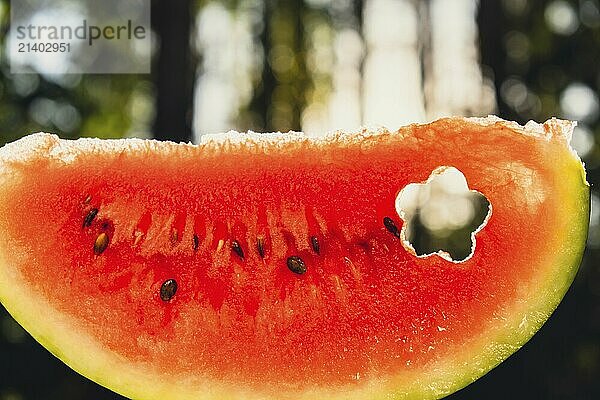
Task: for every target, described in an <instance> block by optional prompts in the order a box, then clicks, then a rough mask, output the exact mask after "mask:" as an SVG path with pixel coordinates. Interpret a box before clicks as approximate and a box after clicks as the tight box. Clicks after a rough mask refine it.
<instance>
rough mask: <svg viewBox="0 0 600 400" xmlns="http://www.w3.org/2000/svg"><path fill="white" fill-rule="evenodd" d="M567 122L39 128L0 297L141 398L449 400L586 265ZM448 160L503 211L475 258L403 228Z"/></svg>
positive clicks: (4, 166)
mask: <svg viewBox="0 0 600 400" xmlns="http://www.w3.org/2000/svg"><path fill="white" fill-rule="evenodd" d="M571 129H572V124H570V123H568V122H564V121H558V120H550V121H548V122H546V123H545V124H543V125H538V124H529V125H528V126H526V127H521V126H519V125H517V124H512V123H506V122H503V121H500V120H498V119H494V118H488V119H463V118H451V119H442V120H439V121H436V122H434V123H432V124H429V125H411V126H408V127H405V128H402V129H400V130H399V131H397V132H387V131H385V130H381V131H377V132H367V131H363V132H359V133H355V134H343V133H338V134H335V135H330V136H328V137H326V138H324V139H309V138H306V137H304V136H302V135H300V134H292V133H290V134H267V135H258V134H246V135H244V134H228V135H222V136H217V137H211V138H209V139H206V140H205V141H204V142H203V143H202V144H201V145H199V146H192V145H185V144H173V143H160V142H155V141H142V140H120V141H103V140H93V139H84V140H78V141H63V140H59V139H58V138H56V137H55V136H51V135H47V134H36V135H32V136H29V137H26V138H24V139H21V140H20V141H17V142H15V143H13V144H10V145H7V146H5V147H4V148H3V149H2V150H0V160H1V161H0V165H1V172H0V183H1V189H0V196H1V197H2V201H1V202H0V230H1V231H2V236H1V239H0V300H2V303H3V304H4V305H5V307H6V308H7V309H8V310H9V312H10V313H11V314H12V315H13V316H14V317H15V318H16V319H17V320H18V321H19V322H20V323H21V324H22V325H23V326H24V327H25V328H26V329H27V330H28V331H29V332H31V334H32V335H33V336H34V337H35V338H36V339H37V340H38V341H40V342H41V343H42V344H43V345H44V346H46V347H47V348H48V349H49V350H50V351H52V352H53V353H54V354H55V355H56V356H57V357H59V358H61V359H62V360H63V361H65V362H66V363H67V364H69V365H70V366H72V367H73V368H74V369H75V370H77V371H79V372H80V373H82V374H84V375H85V376H88V377H89V378H91V379H93V380H95V381H97V382H99V383H101V384H103V385H105V386H107V387H109V388H111V389H113V390H115V391H117V392H119V393H122V394H124V395H126V396H129V397H132V398H136V399H158V398H166V397H169V398H172V399H192V398H194V399H229V398H231V399H235V398H272V399H275V398H289V399H293V398H303V399H304V398H305V399H309V398H311V399H312V398H314V399H322V398H342V399H353V398H355V399H364V398H418V399H421V398H439V397H442V396H444V395H446V394H449V393H451V392H453V391H455V390H457V389H458V388H460V387H462V386H464V385H466V384H468V383H470V382H472V381H473V380H475V379H476V378H477V377H479V376H481V375H483V374H484V373H486V372H487V371H488V370H490V369H491V368H493V367H494V366H495V365H497V364H498V363H499V362H501V361H502V360H503V359H505V358H506V357H508V356H509V355H510V354H512V353H513V352H514V351H515V350H516V349H518V348H519V347H520V346H521V345H522V344H523V343H525V342H526V341H527V340H528V339H529V338H530V337H531V336H532V335H533V333H534V332H535V331H536V330H537V329H539V327H540V326H541V325H542V324H543V322H544V321H545V320H546V319H547V318H548V316H549V315H550V313H551V312H552V311H553V310H554V308H555V307H556V306H557V304H558V303H559V301H560V299H561V298H562V296H563V295H564V293H565V292H566V290H567V289H568V287H569V285H570V283H571V281H572V279H573V276H574V274H575V272H576V270H577V267H578V265H579V262H580V259H581V256H582V252H583V247H584V243H585V237H586V233H587V223H588V215H589V187H588V185H587V183H586V181H585V172H584V170H583V167H582V165H581V162H580V161H579V159H578V158H577V156H576V155H575V154H574V152H573V151H572V150H571V149H570V148H569V147H568V139H569V137H570V132H571ZM443 166H452V167H455V168H458V169H459V170H460V171H461V172H462V173H463V174H464V175H465V177H466V179H467V181H468V184H469V187H470V189H473V190H476V191H478V192H480V193H482V194H483V195H485V196H486V197H487V199H488V200H489V202H490V204H491V209H490V215H489V218H488V219H487V220H486V224H485V226H484V227H483V228H482V229H481V231H479V232H478V233H477V236H476V246H475V249H474V252H473V254H472V256H471V257H470V258H468V259H467V260H465V261H464V262H460V263H458V262H452V261H451V260H448V259H445V258H444V257H440V256H439V255H430V256H427V257H417V256H416V255H415V254H414V252H413V251H412V249H411V248H410V247H409V246H408V245H407V243H406V242H405V241H403V240H402V238H401V237H399V236H401V235H400V234H399V233H400V232H401V230H402V226H403V223H404V222H403V220H402V218H401V217H400V216H399V215H398V212H397V210H396V209H395V201H396V198H397V196H398V194H399V193H400V191H401V190H402V189H403V188H404V187H405V186H406V185H408V184H410V183H415V182H424V181H426V180H427V179H428V178H429V177H430V175H431V174H432V171H434V170H436V168H439V167H443ZM384 220H386V221H387V223H384ZM389 221H391V222H392V225H390V224H389ZM394 228H396V229H397V232H396V231H394Z"/></svg>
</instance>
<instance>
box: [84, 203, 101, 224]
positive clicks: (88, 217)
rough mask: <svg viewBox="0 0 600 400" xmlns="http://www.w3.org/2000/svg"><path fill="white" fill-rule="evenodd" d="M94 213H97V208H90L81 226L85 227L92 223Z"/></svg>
mask: <svg viewBox="0 0 600 400" xmlns="http://www.w3.org/2000/svg"><path fill="white" fill-rule="evenodd" d="M96 215H98V209H97V208H92V209H91V210H90V212H88V213H87V215H86V216H85V218H84V219H83V227H84V228H87V227H88V226H90V225H92V221H93V220H94V218H96Z"/></svg>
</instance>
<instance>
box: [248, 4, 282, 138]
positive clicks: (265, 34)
mask: <svg viewBox="0 0 600 400" xmlns="http://www.w3.org/2000/svg"><path fill="white" fill-rule="evenodd" d="M273 3H274V0H265V1H264V3H263V22H264V25H263V29H262V32H261V33H260V36H259V39H260V43H261V46H262V50H263V65H262V73H261V79H260V83H259V84H258V86H257V87H256V89H255V91H254V96H253V98H252V100H251V101H250V104H249V105H248V108H249V109H250V110H252V112H253V113H254V114H255V115H256V116H257V117H258V120H257V121H256V123H257V126H253V127H252V129H255V130H258V131H262V132H267V131H269V130H270V129H269V126H270V124H269V115H268V114H269V109H270V106H271V102H272V98H273V89H275V84H276V81H275V76H274V75H273V69H272V68H271V64H270V63H269V50H270V49H271V48H272V47H273V46H272V43H271V40H272V39H271V35H272V33H271V27H272V15H273V7H274V4H273Z"/></svg>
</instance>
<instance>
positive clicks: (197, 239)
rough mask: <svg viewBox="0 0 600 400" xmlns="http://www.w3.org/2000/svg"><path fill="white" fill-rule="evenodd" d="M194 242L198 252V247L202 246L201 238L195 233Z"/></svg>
mask: <svg viewBox="0 0 600 400" xmlns="http://www.w3.org/2000/svg"><path fill="white" fill-rule="evenodd" d="M193 241H194V251H196V250H198V246H199V245H200V238H198V235H196V234H195V233H194V237H193Z"/></svg>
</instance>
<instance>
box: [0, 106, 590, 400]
mask: <svg viewBox="0 0 600 400" xmlns="http://www.w3.org/2000/svg"><path fill="white" fill-rule="evenodd" d="M467 121H468V122H470V123H476V124H480V125H491V124H496V123H502V124H505V126H506V127H508V128H510V129H513V130H514V131H515V132H518V133H521V134H527V135H533V136H537V137H539V139H540V140H561V141H563V142H564V143H565V146H564V150H565V152H564V154H562V155H560V157H559V158H560V159H562V160H563V162H562V163H557V169H558V168H560V172H557V174H560V179H561V181H562V182H563V185H562V186H561V187H562V189H563V190H562V192H561V193H558V194H557V195H558V196H561V198H562V199H563V201H562V204H563V210H562V211H563V215H564V216H565V218H567V219H568V220H569V221H570V223H571V224H570V226H571V229H569V230H567V231H566V232H557V235H556V240H555V243H544V245H545V246H547V248H548V249H549V251H548V252H547V253H546V254H547V259H545V260H540V265H541V266H542V267H541V268H538V270H540V271H543V272H544V273H541V274H539V276H537V277H535V279H533V280H531V281H530V282H526V283H524V285H523V288H522V289H523V296H520V302H518V303H516V304H514V306H513V307H512V309H507V310H506V312H505V315H503V316H502V315H501V316H499V318H498V320H499V321H503V323H499V324H498V325H496V326H494V327H491V328H490V329H488V330H486V331H483V332H481V334H480V335H478V336H476V337H474V338H472V339H471V340H467V341H465V343H464V345H463V349H462V351H458V352H457V353H456V354H455V355H454V356H453V357H449V358H446V359H444V360H438V361H434V362H432V363H430V364H428V365H426V366H425V367H424V368H423V369H420V370H413V371H411V372H409V373H407V372H406V371H402V372H401V373H400V374H398V376H390V377H386V378H381V379H371V380H369V381H364V382H362V383H357V384H354V385H351V386H347V387H339V386H336V387H332V388H326V387H321V388H315V389H309V390H303V391H301V392H297V391H290V392H284V391H282V392H278V393H276V394H274V393H270V394H267V393H269V392H268V390H267V391H264V392H257V391H253V390H250V389H245V388H243V387H239V386H237V385H236V386H234V385H226V384H223V383H222V382H220V381H216V380H214V379H210V378H208V377H184V376H177V375H171V374H166V373H159V372H157V371H156V370H153V369H152V368H151V367H149V366H148V365H145V364H134V363H131V362H130V361H128V360H126V359H124V358H123V357H121V356H119V355H118V354H115V353H113V352H111V351H109V350H107V349H106V348H104V347H102V346H100V345H99V344H98V343H97V342H95V341H94V340H92V339H91V337H90V336H88V335H87V334H86V333H85V331H84V330H83V329H82V327H81V326H78V325H77V324H76V323H75V321H73V320H71V319H70V318H69V317H68V316H67V315H64V314H61V313H59V312H58V311H56V310H54V309H53V307H52V306H51V305H50V303H49V302H48V300H46V299H45V298H44V297H43V296H42V295H41V294H39V293H37V292H34V291H32V290H31V289H30V288H29V287H28V286H27V284H26V283H25V282H24V280H23V279H22V277H21V276H20V274H19V272H18V270H17V269H16V268H15V265H19V260H20V259H22V258H23V257H24V255H23V254H19V250H18V248H15V246H14V244H13V243H11V242H10V240H9V239H7V238H5V237H4V235H2V236H3V237H2V238H0V301H1V302H2V304H3V305H4V306H5V307H6V309H7V310H8V311H9V313H10V314H11V315H12V316H13V317H14V318H15V319H16V320H17V321H18V322H19V323H20V324H21V325H22V326H23V327H25V329H26V330H27V331H28V332H29V333H30V334H31V335H32V336H33V337H34V338H35V339H36V340H37V341H38V342H40V343H41V344H42V345H43V346H44V347H46V348H47V349H48V350H49V351H51V352H52V354H54V355H55V356H56V357H58V358H59V359H61V360H62V361H64V362H65V363H66V364H67V365H69V366H70V367H71V368H73V369H74V370H76V371H77V372H79V373H81V374H82V375H84V376H86V377H88V378H90V379H92V380H93V381H96V382H98V383H99V384H101V385H103V386H106V387H108V388H110V389H112V390H114V391H116V392H118V393H120V394H122V395H124V396H127V397H130V398H134V399H140V400H146V399H147V400H151V399H161V398H169V399H173V400H178V399H181V400H183V399H186V400H187V399H194V400H209V399H211V400H212V399H214V400H217V399H219V400H227V399H307V400H308V399H344V400H346V399H347V400H358V399H438V398H441V397H444V396H445V395H448V394H450V393H453V392H455V391H456V390H458V389H460V388H462V387H464V386H466V385H468V384H470V383H471V382H473V381H474V380H476V379H477V378H479V377H481V376H483V375H484V374H486V373H487V372H488V371H490V370H491V369H492V368H494V367H495V366H496V365H498V364H499V363H500V362H502V361H503V360H505V359H506V358H507V357H508V356H510V355H511V354H513V353H514V352H515V351H516V350H518V349H519V348H520V347H521V346H522V345H523V344H525V343H526V342H527V341H528V340H529V339H530V338H531V337H532V336H533V334H534V333H535V332H536V331H537V330H538V329H539V328H540V327H541V326H542V325H543V324H544V322H545V321H546V320H547V319H548V317H549V316H550V314H551V313H552V312H553V311H554V309H555V308H556V307H557V306H558V304H559V302H560V301H561V299H562V297H563V296H564V294H565V293H566V291H567V290H568V288H569V286H570V285H571V283H572V281H573V279H574V276H575V274H576V272H577V269H578V266H579V264H580V262H581V258H582V256H583V251H584V245H585V240H586V236H587V228H588V222H589V204H590V202H589V186H588V184H587V182H586V180H585V172H584V169H583V166H582V164H581V161H580V160H579V158H578V157H577V156H576V154H575V153H574V152H573V151H572V150H571V149H570V147H569V146H568V140H569V138H570V135H571V132H572V128H573V124H571V123H568V122H565V121H558V120H551V121H549V122H547V123H546V124H544V125H542V124H528V125H527V126H525V127H521V126H520V125H517V124H514V123H507V122H501V120H499V119H497V118H495V117H489V118H484V119H481V118H478V119H467ZM380 132H384V131H383V130H379V131H362V132H359V133H358V134H354V135H348V134H339V133H338V134H337V135H333V136H330V137H329V138H325V139H319V140H321V141H322V142H323V143H324V144H326V143H327V142H328V141H331V140H333V141H353V140H361V137H365V136H375V135H378V134H379V133H380ZM259 140H260V141H262V142H259V143H267V144H266V145H269V144H268V143H271V144H270V145H273V142H275V143H278V144H281V145H283V146H285V145H286V144H292V145H293V144H294V142H297V141H303V140H308V139H306V138H304V137H302V136H300V135H298V134H295V133H294V134H281V135H269V136H267V137H265V136H260V137H257V136H255V135H247V134H246V135H242V134H235V133H228V134H225V135H221V136H215V137H212V138H210V139H208V142H206V141H205V143H204V144H203V145H209V146H210V145H213V144H214V145H215V148H221V149H222V148H223V147H229V146H231V147H235V146H243V145H245V144H246V143H248V141H253V142H255V141H259ZM310 140H314V139H310ZM259 145H261V144H259ZM163 146H164V145H159V144H158V142H153V141H140V140H114V141H99V140H95V139H84V140H78V141H62V140H61V141H57V138H56V137H54V136H50V135H46V134H38V135H32V136H29V137H26V138H24V139H22V140H20V141H17V142H15V143H12V144H10V145H7V146H5V147H4V148H2V149H0V198H1V197H2V196H3V191H7V190H10V187H11V186H12V185H15V184H17V183H18V180H19V176H18V175H15V173H14V171H13V170H12V169H11V166H10V165H11V164H12V163H15V162H17V163H18V162H24V161H26V160H27V159H29V158H33V157H38V156H39V154H40V152H42V153H43V152H49V154H51V156H52V157H58V158H60V159H61V160H63V161H65V162H71V161H72V160H73V159H74V158H76V157H75V156H76V154H77V153H79V152H81V151H93V152H97V151H100V152H109V153H114V152H122V151H139V150H140V149H145V150H150V149H153V150H155V149H163V150H160V151H170V150H174V149H168V148H166V147H163ZM173 146H177V147H179V146H182V145H173ZM557 156H558V155H557ZM3 224H5V221H4V220H3V218H2V217H1V216H0V227H1V226H2V225H3Z"/></svg>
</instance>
